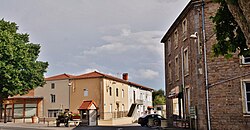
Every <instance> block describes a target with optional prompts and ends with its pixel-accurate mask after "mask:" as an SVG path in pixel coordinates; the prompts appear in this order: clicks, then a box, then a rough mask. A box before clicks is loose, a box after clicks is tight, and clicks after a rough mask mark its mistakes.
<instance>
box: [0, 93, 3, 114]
mask: <svg viewBox="0 0 250 130" xmlns="http://www.w3.org/2000/svg"><path fill="white" fill-rule="evenodd" d="M2 110H3V98H2V96H1V97H0V119H3V117H2V115H3V111H2Z"/></svg>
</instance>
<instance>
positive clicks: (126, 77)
mask: <svg viewBox="0 0 250 130" xmlns="http://www.w3.org/2000/svg"><path fill="white" fill-rule="evenodd" d="M122 79H123V80H126V81H128V73H123V74H122Z"/></svg>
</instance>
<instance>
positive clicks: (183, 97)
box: [181, 46, 186, 119]
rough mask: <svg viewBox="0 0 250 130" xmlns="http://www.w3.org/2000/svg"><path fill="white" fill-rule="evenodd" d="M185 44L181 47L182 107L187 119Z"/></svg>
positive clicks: (184, 116)
mask: <svg viewBox="0 0 250 130" xmlns="http://www.w3.org/2000/svg"><path fill="white" fill-rule="evenodd" d="M183 55H184V54H183V46H182V47H181V75H182V76H181V80H182V86H181V87H182V99H183V100H182V104H183V105H182V109H183V111H182V112H183V113H182V114H183V118H184V119H186V115H185V113H186V112H185V110H186V104H185V103H186V101H185V81H184V80H185V78H184V56H183Z"/></svg>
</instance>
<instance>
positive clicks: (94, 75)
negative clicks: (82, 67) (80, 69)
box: [74, 71, 154, 91]
mask: <svg viewBox="0 0 250 130" xmlns="http://www.w3.org/2000/svg"><path fill="white" fill-rule="evenodd" d="M86 78H107V79H111V80H115V81H118V82H122V83H125V84H128V85H132V86H135V87H139V88H141V89H144V90H150V91H151V90H154V89H152V88H149V87H145V86H143V85H140V84H136V83H133V82H129V81H127V80H123V79H120V78H117V77H114V76H111V75H107V74H103V73H100V72H97V71H94V72H90V73H87V74H82V75H79V76H75V77H74V79H86Z"/></svg>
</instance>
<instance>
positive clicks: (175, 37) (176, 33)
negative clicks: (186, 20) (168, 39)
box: [174, 30, 178, 49]
mask: <svg viewBox="0 0 250 130" xmlns="http://www.w3.org/2000/svg"><path fill="white" fill-rule="evenodd" d="M174 46H175V49H176V48H177V47H178V31H177V30H175V32H174Z"/></svg>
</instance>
